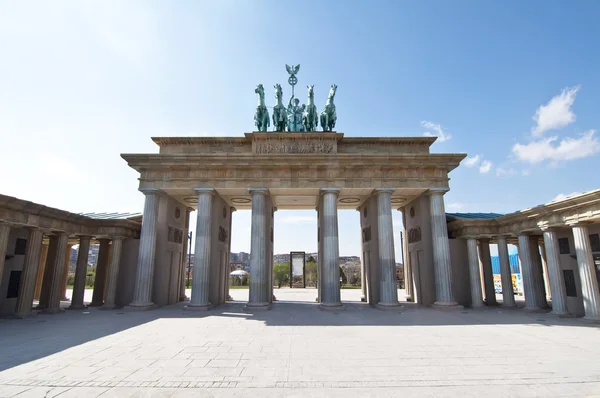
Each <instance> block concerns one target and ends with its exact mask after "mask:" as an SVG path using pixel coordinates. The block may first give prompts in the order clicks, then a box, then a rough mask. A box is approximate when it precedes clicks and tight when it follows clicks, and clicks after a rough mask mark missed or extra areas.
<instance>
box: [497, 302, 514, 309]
mask: <svg viewBox="0 0 600 398" xmlns="http://www.w3.org/2000/svg"><path fill="white" fill-rule="evenodd" d="M500 307H502V308H517V305H516V304H515V303H511V304H504V303H502V304H501V305H500Z"/></svg>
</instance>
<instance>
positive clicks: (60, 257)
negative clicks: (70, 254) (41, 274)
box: [45, 232, 69, 312]
mask: <svg viewBox="0 0 600 398" xmlns="http://www.w3.org/2000/svg"><path fill="white" fill-rule="evenodd" d="M56 237H57V244H56V252H55V253H54V258H53V259H52V260H53V263H54V266H53V272H52V279H51V283H50V292H49V294H48V308H45V310H46V311H47V312H59V311H60V299H61V296H62V294H63V292H62V290H61V289H62V277H63V272H64V271H63V268H64V266H65V256H66V255H67V244H68V242H69V235H67V234H66V233H65V232H57V233H56Z"/></svg>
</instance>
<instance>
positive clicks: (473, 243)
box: [467, 238, 483, 307]
mask: <svg viewBox="0 0 600 398" xmlns="http://www.w3.org/2000/svg"><path fill="white" fill-rule="evenodd" d="M467 254H468V257H469V281H470V284H471V306H472V307H483V295H482V293H481V275H480V274H479V257H478V256H477V239H475V238H469V239H467Z"/></svg>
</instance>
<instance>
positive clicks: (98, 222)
mask: <svg viewBox="0 0 600 398" xmlns="http://www.w3.org/2000/svg"><path fill="white" fill-rule="evenodd" d="M0 222H2V223H6V224H9V225H11V226H13V227H28V228H40V229H42V230H44V231H45V232H47V233H49V234H50V233H56V232H66V233H67V234H69V235H70V236H71V235H73V236H77V235H86V236H91V237H96V238H109V237H115V236H121V237H124V238H135V237H139V234H140V230H141V215H140V214H139V213H86V214H81V213H79V214H77V213H71V212H69V211H66V210H61V209H57V208H54V207H49V206H44V205H41V204H38V203H34V202H31V201H28V200H23V199H19V198H15V197H12V196H7V195H2V194H0Z"/></svg>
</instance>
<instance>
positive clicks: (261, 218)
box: [247, 188, 271, 308]
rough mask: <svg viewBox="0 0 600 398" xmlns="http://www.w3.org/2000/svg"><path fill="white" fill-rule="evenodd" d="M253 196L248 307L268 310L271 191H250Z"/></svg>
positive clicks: (269, 299)
mask: <svg viewBox="0 0 600 398" xmlns="http://www.w3.org/2000/svg"><path fill="white" fill-rule="evenodd" d="M249 191H250V194H251V195H252V228H251V232H250V240H251V241H250V291H249V293H248V294H249V297H248V304H247V306H248V307H253V308H268V307H269V304H270V302H271V298H270V297H269V295H270V293H271V288H270V287H269V272H270V270H269V269H268V264H269V260H268V258H267V256H268V250H267V239H268V238H269V234H268V233H267V220H266V217H267V215H268V214H269V213H270V212H271V209H268V210H267V206H266V202H267V195H268V194H269V191H268V190H267V189H266V188H255V189H249Z"/></svg>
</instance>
